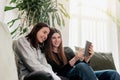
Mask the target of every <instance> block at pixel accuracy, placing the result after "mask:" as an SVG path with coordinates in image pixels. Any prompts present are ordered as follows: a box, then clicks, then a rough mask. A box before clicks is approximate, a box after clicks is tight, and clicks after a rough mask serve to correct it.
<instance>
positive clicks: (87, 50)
mask: <svg viewBox="0 0 120 80" xmlns="http://www.w3.org/2000/svg"><path fill="white" fill-rule="evenodd" d="M91 44H92V43H91V42H90V41H86V44H85V51H84V56H86V57H88V56H89V55H90V53H89V47H90V45H91Z"/></svg>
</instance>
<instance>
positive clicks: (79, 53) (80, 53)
mask: <svg viewBox="0 0 120 80" xmlns="http://www.w3.org/2000/svg"><path fill="white" fill-rule="evenodd" d="M78 60H84V56H83V49H82V48H79V49H78V51H77V53H76V55H75V56H74V57H73V58H72V59H71V60H70V61H69V63H70V65H71V66H74V64H75V63H76V62H77V61H78Z"/></svg>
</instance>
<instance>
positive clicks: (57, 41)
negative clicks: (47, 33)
mask: <svg viewBox="0 0 120 80" xmlns="http://www.w3.org/2000/svg"><path fill="white" fill-rule="evenodd" d="M51 41H52V46H53V47H54V48H58V47H59V46H60V44H61V42H62V39H61V35H60V34H59V33H54V34H53V35H52V38H51Z"/></svg>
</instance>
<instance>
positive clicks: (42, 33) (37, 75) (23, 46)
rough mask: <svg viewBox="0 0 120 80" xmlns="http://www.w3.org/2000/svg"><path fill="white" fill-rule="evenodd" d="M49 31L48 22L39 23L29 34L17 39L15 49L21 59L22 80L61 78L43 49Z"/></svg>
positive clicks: (54, 79) (19, 70)
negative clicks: (54, 70) (47, 59)
mask: <svg viewBox="0 0 120 80" xmlns="http://www.w3.org/2000/svg"><path fill="white" fill-rule="evenodd" d="M49 32H50V28H49V26H48V25H47V24H45V23H38V24H36V25H35V26H34V27H33V29H32V30H31V32H30V33H29V34H28V35H27V36H25V37H20V38H19V39H18V40H16V42H15V44H14V49H15V51H16V54H17V56H18V59H19V60H18V65H19V67H18V72H19V73H18V75H19V79H20V80H61V79H60V78H59V77H58V76H57V75H56V74H55V73H54V72H53V71H52V68H51V66H50V65H49V64H48V63H47V61H46V58H45V55H44V54H43V53H42V51H41V50H42V47H43V45H44V41H45V40H46V39H47V36H48V34H49Z"/></svg>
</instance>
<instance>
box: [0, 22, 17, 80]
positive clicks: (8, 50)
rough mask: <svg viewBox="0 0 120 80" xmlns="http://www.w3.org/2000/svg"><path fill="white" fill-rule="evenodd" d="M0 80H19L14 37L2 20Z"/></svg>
mask: <svg viewBox="0 0 120 80" xmlns="http://www.w3.org/2000/svg"><path fill="white" fill-rule="evenodd" d="M0 80H18V75H17V68H16V64H15V57H14V52H13V49H12V38H11V35H10V33H9V30H8V28H7V26H6V25H4V24H3V23H1V22H0Z"/></svg>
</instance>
